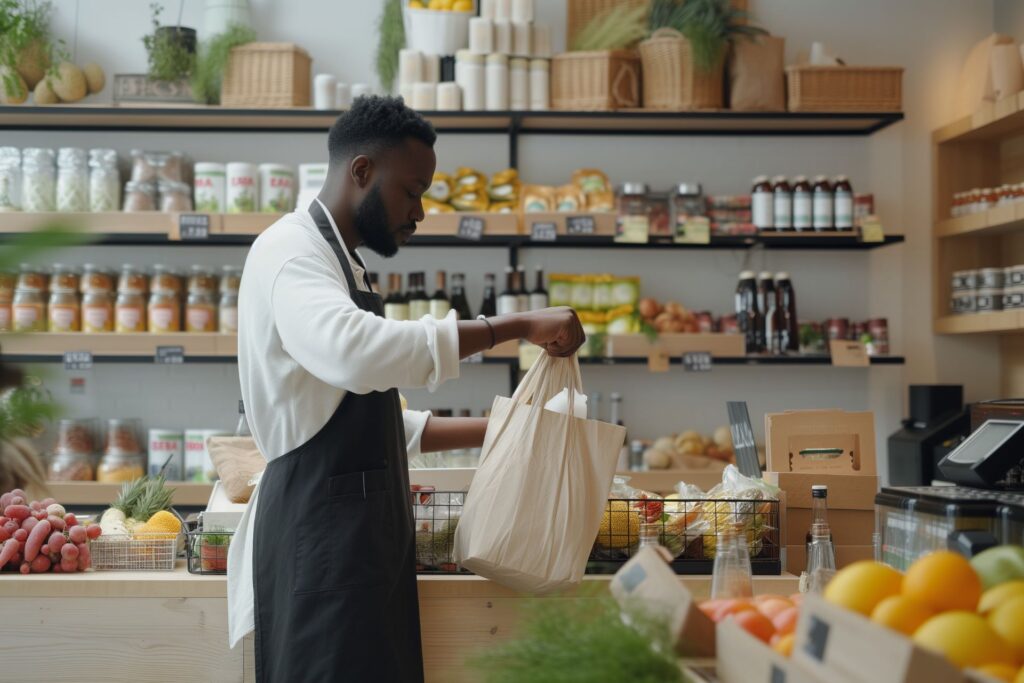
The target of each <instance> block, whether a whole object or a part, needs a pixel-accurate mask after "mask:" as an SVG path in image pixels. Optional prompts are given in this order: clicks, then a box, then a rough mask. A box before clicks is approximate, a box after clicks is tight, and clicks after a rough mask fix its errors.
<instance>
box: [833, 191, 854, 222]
mask: <svg viewBox="0 0 1024 683" xmlns="http://www.w3.org/2000/svg"><path fill="white" fill-rule="evenodd" d="M835 222H836V229H837V230H852V229H853V195H852V194H850V193H849V192H847V191H846V190H843V191H841V192H836V221H835Z"/></svg>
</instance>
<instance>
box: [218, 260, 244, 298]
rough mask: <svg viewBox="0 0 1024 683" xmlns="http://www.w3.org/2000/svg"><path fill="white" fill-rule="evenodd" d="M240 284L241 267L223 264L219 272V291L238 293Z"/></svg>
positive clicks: (222, 292)
mask: <svg viewBox="0 0 1024 683" xmlns="http://www.w3.org/2000/svg"><path fill="white" fill-rule="evenodd" d="M241 286H242V269H241V268H239V267H237V266H224V267H223V268H222V269H221V274H220V293H221V294H228V293H234V294H235V295H237V294H238V290H239V288H240V287H241Z"/></svg>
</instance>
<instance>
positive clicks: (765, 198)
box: [750, 175, 775, 231]
mask: <svg viewBox="0 0 1024 683" xmlns="http://www.w3.org/2000/svg"><path fill="white" fill-rule="evenodd" d="M750 203H751V204H750V205H751V216H752V220H753V223H754V226H755V227H756V228H757V229H758V231H763V230H773V229H774V228H775V215H774V213H775V195H774V192H773V191H772V184H771V182H770V181H769V180H768V176H766V175H759V176H757V177H756V178H754V187H753V189H752V190H751V197H750Z"/></svg>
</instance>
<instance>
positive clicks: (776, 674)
mask: <svg viewBox="0 0 1024 683" xmlns="http://www.w3.org/2000/svg"><path fill="white" fill-rule="evenodd" d="M716 640H717V642H718V655H717V657H716V666H717V669H718V680H719V681H721V683H779V682H784V683H826V681H827V679H825V678H820V677H816V676H814V675H812V674H811V673H810V672H808V671H805V670H804V669H802V668H801V667H800V665H799V664H797V663H796V662H794V661H791V660H789V659H787V658H786V657H783V656H782V655H781V654H779V653H778V652H776V651H775V650H773V649H772V648H770V647H768V646H767V645H765V644H764V643H763V642H762V641H760V640H758V639H757V638H755V637H754V636H752V635H751V634H750V633H748V632H747V631H745V630H743V629H742V628H741V627H740V626H739V624H737V623H736V622H735V621H734V620H733V619H728V618H727V619H725V620H723V621H722V622H721V623H719V624H718V626H717V628H716Z"/></svg>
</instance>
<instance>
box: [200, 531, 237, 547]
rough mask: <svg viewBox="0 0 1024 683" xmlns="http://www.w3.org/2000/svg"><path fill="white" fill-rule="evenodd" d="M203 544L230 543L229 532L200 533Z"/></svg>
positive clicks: (221, 544) (223, 544)
mask: <svg viewBox="0 0 1024 683" xmlns="http://www.w3.org/2000/svg"><path fill="white" fill-rule="evenodd" d="M202 539H203V545H204V546H225V545H229V544H230V543H231V534H209V533H205V532H204V533H203V534H202Z"/></svg>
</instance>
